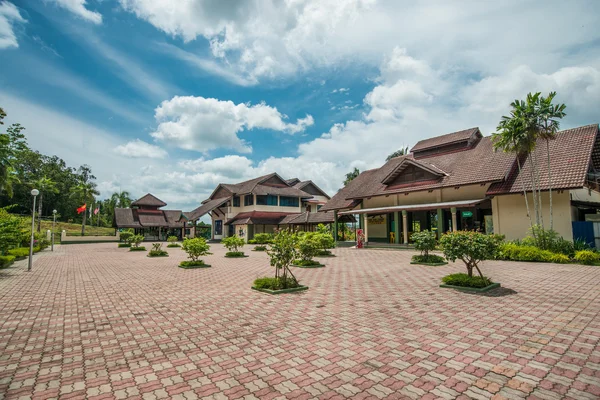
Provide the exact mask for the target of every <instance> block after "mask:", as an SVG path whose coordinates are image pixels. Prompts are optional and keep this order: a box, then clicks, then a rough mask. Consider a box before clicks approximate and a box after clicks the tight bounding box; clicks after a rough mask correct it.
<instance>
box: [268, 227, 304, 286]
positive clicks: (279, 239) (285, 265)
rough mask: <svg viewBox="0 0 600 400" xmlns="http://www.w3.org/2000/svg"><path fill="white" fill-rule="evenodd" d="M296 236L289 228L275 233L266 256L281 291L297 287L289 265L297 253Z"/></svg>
mask: <svg viewBox="0 0 600 400" xmlns="http://www.w3.org/2000/svg"><path fill="white" fill-rule="evenodd" d="M297 248H298V235H297V234H296V232H294V231H292V230H291V229H289V228H286V229H280V230H278V231H277V232H276V234H275V237H274V238H273V241H272V242H271V244H270V246H269V249H268V250H267V254H269V258H270V262H271V266H272V267H275V279H276V280H277V281H278V284H279V286H281V288H283V289H287V288H288V287H290V286H291V287H296V286H298V280H297V279H296V277H295V276H294V274H293V273H292V271H290V265H291V264H292V262H293V261H294V260H295V259H296V257H297V255H298V252H297Z"/></svg>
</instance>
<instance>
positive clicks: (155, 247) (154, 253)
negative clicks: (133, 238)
mask: <svg viewBox="0 0 600 400" xmlns="http://www.w3.org/2000/svg"><path fill="white" fill-rule="evenodd" d="M148 257H169V253H167V252H166V251H164V250H163V249H162V244H161V243H154V244H152V250H150V252H149V253H148Z"/></svg>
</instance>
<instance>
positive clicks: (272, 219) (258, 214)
mask: <svg viewBox="0 0 600 400" xmlns="http://www.w3.org/2000/svg"><path fill="white" fill-rule="evenodd" d="M288 215H298V213H284V212H268V211H250V212H243V213H239V214H237V215H236V216H235V217H233V218H230V219H229V220H227V222H225V225H245V224H264V225H278V224H280V223H281V221H282V220H283V219H284V218H285V217H287V216H288Z"/></svg>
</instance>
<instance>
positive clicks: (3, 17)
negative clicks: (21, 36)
mask: <svg viewBox="0 0 600 400" xmlns="http://www.w3.org/2000/svg"><path fill="white" fill-rule="evenodd" d="M19 22H20V23H22V22H26V21H25V19H24V18H23V17H22V16H21V13H20V12H19V9H18V8H17V7H16V6H15V5H14V4H12V3H9V2H8V1H2V2H0V49H7V48H9V47H19V43H18V42H17V36H16V35H15V32H14V30H13V24H14V23H19Z"/></svg>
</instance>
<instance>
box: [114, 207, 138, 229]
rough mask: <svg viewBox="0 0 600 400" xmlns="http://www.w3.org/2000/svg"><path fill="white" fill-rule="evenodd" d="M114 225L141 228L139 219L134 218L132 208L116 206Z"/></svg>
mask: <svg viewBox="0 0 600 400" xmlns="http://www.w3.org/2000/svg"><path fill="white" fill-rule="evenodd" d="M114 225H115V226H116V227H117V228H141V227H142V226H141V225H140V223H139V222H138V221H136V220H135V219H134V218H133V210H132V209H131V208H115V220H114Z"/></svg>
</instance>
